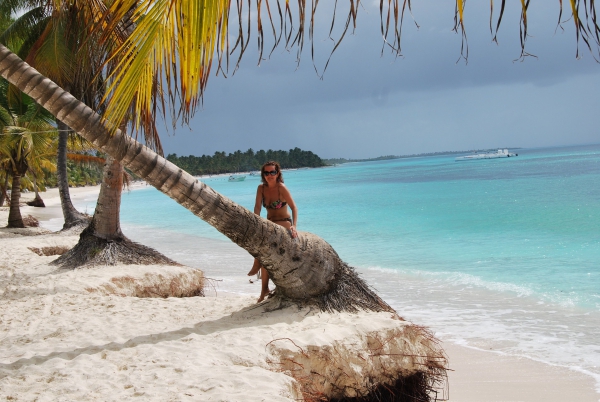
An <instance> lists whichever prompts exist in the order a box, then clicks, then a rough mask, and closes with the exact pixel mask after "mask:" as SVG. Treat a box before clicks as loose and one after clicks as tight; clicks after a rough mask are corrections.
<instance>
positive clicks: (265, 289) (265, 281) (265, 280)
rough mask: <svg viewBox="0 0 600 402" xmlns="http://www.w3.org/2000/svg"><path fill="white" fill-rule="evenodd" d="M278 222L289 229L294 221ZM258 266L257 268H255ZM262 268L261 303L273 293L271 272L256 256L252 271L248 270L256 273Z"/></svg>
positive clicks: (259, 300) (251, 273)
mask: <svg viewBox="0 0 600 402" xmlns="http://www.w3.org/2000/svg"><path fill="white" fill-rule="evenodd" d="M275 223H276V224H278V225H279V226H283V227H284V228H286V229H289V228H290V227H292V223H291V222H288V221H275ZM255 268H256V270H255ZM259 269H260V276H261V281H262V282H261V283H262V288H261V290H260V297H259V298H258V302H257V303H260V302H261V301H263V300H264V299H265V297H267V296H268V295H269V293H271V291H270V290H269V273H268V272H267V270H266V269H264V268H263V267H261V265H260V262H258V260H257V259H256V258H255V259H254V265H252V269H251V270H250V272H248V275H255V274H256V273H258V270H259Z"/></svg>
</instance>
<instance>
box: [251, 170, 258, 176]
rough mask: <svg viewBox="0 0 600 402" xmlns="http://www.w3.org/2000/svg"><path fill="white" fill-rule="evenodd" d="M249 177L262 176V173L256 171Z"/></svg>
mask: <svg viewBox="0 0 600 402" xmlns="http://www.w3.org/2000/svg"><path fill="white" fill-rule="evenodd" d="M249 176H260V172H259V171H258V170H257V171H254V172H250V174H249Z"/></svg>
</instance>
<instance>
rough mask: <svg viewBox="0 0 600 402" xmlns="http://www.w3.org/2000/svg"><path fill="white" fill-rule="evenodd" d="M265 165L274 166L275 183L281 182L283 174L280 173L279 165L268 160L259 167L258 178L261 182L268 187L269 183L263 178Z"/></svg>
mask: <svg viewBox="0 0 600 402" xmlns="http://www.w3.org/2000/svg"><path fill="white" fill-rule="evenodd" d="M267 166H275V170H277V173H278V174H277V183H283V174H282V173H281V166H279V163H277V162H275V161H268V162H265V164H264V165H262V167H261V168H260V180H261V181H262V184H264V185H265V186H267V187H269V183H267V181H266V180H265V167H267Z"/></svg>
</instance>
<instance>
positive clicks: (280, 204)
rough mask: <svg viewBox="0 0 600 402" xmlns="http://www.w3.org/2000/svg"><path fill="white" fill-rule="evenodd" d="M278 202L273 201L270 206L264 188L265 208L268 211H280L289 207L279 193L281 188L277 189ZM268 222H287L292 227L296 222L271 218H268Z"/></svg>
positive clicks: (289, 219) (263, 202)
mask: <svg viewBox="0 0 600 402" xmlns="http://www.w3.org/2000/svg"><path fill="white" fill-rule="evenodd" d="M277 198H278V199H277V201H273V202H271V203H269V204H267V203H266V201H265V187H264V186H263V187H262V204H263V207H265V208H266V209H280V208H283V207H285V206H286V205H287V202H285V201H281V195H280V193H279V187H277ZM267 219H268V220H270V221H271V222H283V221H287V222H289V223H291V224H292V225H293V224H294V222H293V221H292V218H291V217H289V218H278V219H271V218H267Z"/></svg>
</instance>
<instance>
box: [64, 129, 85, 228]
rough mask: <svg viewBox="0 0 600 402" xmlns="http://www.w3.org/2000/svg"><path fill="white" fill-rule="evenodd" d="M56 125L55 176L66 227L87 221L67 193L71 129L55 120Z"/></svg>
mask: <svg viewBox="0 0 600 402" xmlns="http://www.w3.org/2000/svg"><path fill="white" fill-rule="evenodd" d="M57 126H58V152H57V154H56V176H57V186H58V194H59V195H60V205H61V207H62V211H63V217H64V219H65V223H64V224H63V229H68V228H71V227H73V226H76V225H78V224H80V223H83V222H87V221H88V219H87V217H86V216H85V215H84V214H82V213H81V212H79V211H77V209H75V207H74V206H73V203H72V202H71V194H70V193H69V175H68V173H67V141H68V139H69V134H70V133H69V131H70V130H71V129H70V128H69V126H67V125H66V124H65V123H63V122H62V121H60V120H58V121H57Z"/></svg>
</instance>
